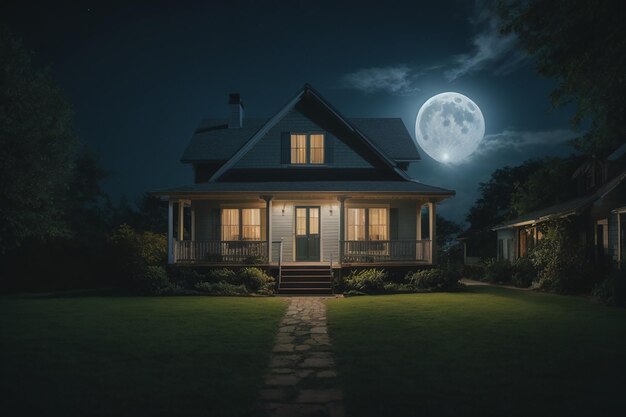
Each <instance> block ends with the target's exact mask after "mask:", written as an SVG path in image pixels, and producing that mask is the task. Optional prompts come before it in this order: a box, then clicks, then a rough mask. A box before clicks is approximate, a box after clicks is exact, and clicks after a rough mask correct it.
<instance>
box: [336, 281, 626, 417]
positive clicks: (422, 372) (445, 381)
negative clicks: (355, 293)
mask: <svg viewBox="0 0 626 417" xmlns="http://www.w3.org/2000/svg"><path fill="white" fill-rule="evenodd" d="M328 309H329V311H328V315H329V317H328V321H329V331H330V335H331V337H332V340H333V344H334V348H335V352H336V355H337V361H338V371H339V377H340V381H341V382H342V385H343V387H344V390H345V394H346V401H347V407H348V411H349V415H353V416H359V417H362V416H382V415H389V416H395V417H401V416H420V417H428V416H468V415H469V416H474V415H477V416H507V417H509V416H551V417H553V416H568V417H571V416H595V415H598V416H601V415H622V413H623V411H624V408H625V405H624V404H625V403H624V400H623V398H624V394H625V393H626V311H624V310H623V309H616V308H608V307H604V306H601V305H598V304H595V303H593V302H591V301H589V300H586V299H582V298H574V297H563V296H556V295H549V294H537V293H529V292H522V291H515V290H507V289H498V288H473V289H471V290H468V292H464V293H449V294H444V293H442V294H411V295H393V296H367V297H353V298H347V299H338V300H333V301H331V302H329V303H328ZM617 410H621V411H619V412H618V411H617Z"/></svg>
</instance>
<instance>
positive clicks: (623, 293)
mask: <svg viewBox="0 0 626 417" xmlns="http://www.w3.org/2000/svg"><path fill="white" fill-rule="evenodd" d="M593 296H594V297H596V298H597V299H599V300H600V301H601V302H603V303H604V304H607V305H619V306H624V305H626V271H625V270H623V269H622V270H621V271H613V272H611V273H610V274H609V275H608V276H607V277H606V278H605V279H604V280H603V281H601V282H600V283H599V284H596V286H595V287H594V288H593Z"/></svg>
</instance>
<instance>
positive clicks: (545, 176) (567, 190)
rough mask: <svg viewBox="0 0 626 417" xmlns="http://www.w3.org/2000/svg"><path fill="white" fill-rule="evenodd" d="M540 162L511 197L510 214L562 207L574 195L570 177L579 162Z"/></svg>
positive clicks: (547, 160) (550, 159) (516, 187)
mask: <svg viewBox="0 0 626 417" xmlns="http://www.w3.org/2000/svg"><path fill="white" fill-rule="evenodd" d="M542 162H543V163H542V164H541V165H540V166H539V167H538V168H537V169H536V170H535V171H533V172H532V173H531V174H530V175H529V176H528V178H527V179H526V181H523V182H520V183H518V184H517V185H516V186H515V190H514V191H513V193H512V194H511V199H510V205H511V212H514V213H516V215H518V216H519V215H522V214H525V213H529V212H531V211H534V210H539V209H542V208H545V207H548V206H551V205H553V204H558V203H562V202H564V201H567V200H569V199H571V198H573V197H574V196H575V194H576V187H575V183H574V181H572V173H573V172H574V171H575V169H576V167H577V166H578V165H579V164H580V158H577V157H570V158H550V157H548V158H544V159H543V160H542Z"/></svg>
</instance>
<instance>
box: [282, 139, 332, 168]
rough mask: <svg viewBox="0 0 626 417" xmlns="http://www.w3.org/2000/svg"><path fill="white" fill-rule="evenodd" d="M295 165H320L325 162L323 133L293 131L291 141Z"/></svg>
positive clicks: (291, 159) (292, 161) (292, 162)
mask: <svg viewBox="0 0 626 417" xmlns="http://www.w3.org/2000/svg"><path fill="white" fill-rule="evenodd" d="M290 150H291V158H290V163H291V164H293V165H306V164H312V165H319V164H323V163H324V134H323V133H311V134H308V133H292V134H291V141H290Z"/></svg>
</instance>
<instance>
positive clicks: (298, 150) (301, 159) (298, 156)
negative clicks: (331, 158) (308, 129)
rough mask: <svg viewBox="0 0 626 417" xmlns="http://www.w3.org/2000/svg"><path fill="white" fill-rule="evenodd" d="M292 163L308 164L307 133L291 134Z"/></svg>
mask: <svg viewBox="0 0 626 417" xmlns="http://www.w3.org/2000/svg"><path fill="white" fill-rule="evenodd" d="M291 163H292V164H306V135H291Z"/></svg>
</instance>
